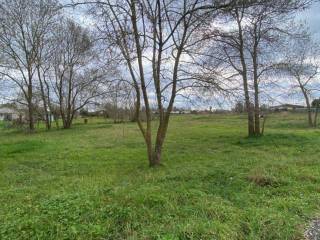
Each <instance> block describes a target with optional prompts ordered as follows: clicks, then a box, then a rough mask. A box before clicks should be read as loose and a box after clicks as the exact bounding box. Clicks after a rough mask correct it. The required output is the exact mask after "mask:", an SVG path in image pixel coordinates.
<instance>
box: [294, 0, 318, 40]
mask: <svg viewBox="0 0 320 240" xmlns="http://www.w3.org/2000/svg"><path fill="white" fill-rule="evenodd" d="M299 18H301V19H303V20H305V21H306V23H307V25H308V26H309V27H310V31H311V32H312V33H314V34H315V37H317V38H318V39H319V40H320V2H319V1H318V2H317V3H314V4H313V5H312V6H311V8H310V9H307V10H306V11H304V12H303V13H301V14H299Z"/></svg>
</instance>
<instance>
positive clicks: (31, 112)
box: [28, 102, 34, 132]
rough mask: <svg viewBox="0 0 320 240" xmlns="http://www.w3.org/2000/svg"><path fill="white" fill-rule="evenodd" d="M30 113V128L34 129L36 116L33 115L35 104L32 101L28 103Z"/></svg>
mask: <svg viewBox="0 0 320 240" xmlns="http://www.w3.org/2000/svg"><path fill="white" fill-rule="evenodd" d="M28 114H29V116H28V117H29V130H30V131H31V132H32V131H34V117H33V106H32V102H29V103H28Z"/></svg>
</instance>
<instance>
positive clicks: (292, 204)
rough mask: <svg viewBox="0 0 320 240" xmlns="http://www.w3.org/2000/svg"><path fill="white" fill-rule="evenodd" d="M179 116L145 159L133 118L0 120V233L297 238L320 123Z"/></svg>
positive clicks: (293, 118)
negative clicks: (152, 159) (61, 125)
mask: <svg viewBox="0 0 320 240" xmlns="http://www.w3.org/2000/svg"><path fill="white" fill-rule="evenodd" d="M245 136H246V121H245V117H244V116H234V115H211V116H202V115H201V116H199V115H197V116H190V115H189V116H187V115H186V116H175V117H173V118H172V120H171V122H170V128H169V132H168V137H167V141H166V145H165V151H164V154H163V162H164V166H163V167H160V168H157V169H149V168H148V163H147V159H146V153H145V152H146V151H145V146H144V143H143V140H142V137H141V135H140V132H139V131H138V129H137V126H136V125H135V124H134V123H130V124H111V123H108V122H105V121H104V120H99V119H95V120H94V119H90V120H89V124H88V125H84V124H81V121H79V123H78V124H75V126H74V128H73V129H71V130H53V131H50V132H45V131H43V130H40V131H38V132H37V133H34V134H31V135H30V134H26V133H23V132H17V131H16V130H10V129H2V130H0V144H1V145H0V171H1V175H0V239H1V240H2V239H14V240H16V239H45V240H47V239H59V240H60V239H163V240H165V239H166V240H169V239H170V240H173V239H225V240H232V239H251V240H256V239H270V240H271V239H281V240H282V239H302V238H303V231H304V229H305V228H306V226H307V224H308V222H309V221H310V220H311V219H312V218H313V217H317V216H318V214H319V212H320V211H319V210H320V209H319V206H320V185H319V184H320V158H319V157H320V153H319V144H320V131H319V130H315V129H308V128H307V127H306V121H305V116H303V115H294V114H292V115H288V114H277V115H271V116H269V117H268V119H267V123H266V135H265V136H264V137H262V138H253V139H248V138H246V137H245Z"/></svg>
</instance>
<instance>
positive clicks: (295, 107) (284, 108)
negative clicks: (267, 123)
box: [270, 104, 305, 111]
mask: <svg viewBox="0 0 320 240" xmlns="http://www.w3.org/2000/svg"><path fill="white" fill-rule="evenodd" d="M302 109H305V106H302V105H294V104H281V105H278V106H272V107H270V110H272V111H296V110H302Z"/></svg>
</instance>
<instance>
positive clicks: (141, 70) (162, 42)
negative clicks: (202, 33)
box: [79, 0, 235, 166]
mask: <svg viewBox="0 0 320 240" xmlns="http://www.w3.org/2000/svg"><path fill="white" fill-rule="evenodd" d="M234 2H235V1H214V2H212V1H198V0H193V1H187V0H183V1H167V0H165V1H160V0H141V1H137V0H129V1H116V0H107V1H104V2H100V1H97V2H95V1H93V3H94V4H93V6H94V7H93V10H92V12H93V15H94V16H95V17H96V19H97V21H98V23H97V27H98V30H99V32H100V33H101V36H100V37H101V39H103V40H104V41H105V42H107V43H108V47H110V46H111V47H112V48H113V53H114V56H115V58H118V59H119V62H122V63H124V64H125V68H124V69H123V70H124V71H126V72H127V74H128V75H129V76H130V78H129V79H128V81H129V82H130V83H131V85H132V86H133V88H134V90H135V97H136V99H135V115H136V117H135V119H136V120H137V124H138V126H139V129H140V131H141V133H142V136H143V138H144V140H145V143H146V146H147V155H148V160H149V165H150V166H158V165H160V164H161V153H162V148H163V144H164V141H165V137H166V134H167V129H168V124H169V119H170V114H171V111H172V109H173V105H174V102H175V99H176V96H177V95H178V92H179V90H180V89H179V87H178V84H179V82H180V80H181V79H182V78H183V71H182V68H183V66H182V61H183V60H184V58H186V56H187V54H186V52H187V49H188V47H190V45H192V41H193V39H194V37H195V36H196V34H197V30H198V28H199V27H200V26H201V25H202V24H204V23H205V21H203V18H202V17H203V16H205V15H206V14H209V12H210V13H212V11H216V10H218V9H223V8H227V7H230V6H231V5H232V4H233V3H234ZM79 4H80V3H79ZM207 16H208V15H207ZM153 105H154V106H156V109H157V112H158V113H159V121H158V122H157V123H156V125H157V126H156V129H157V130H156V134H155V138H154V139H155V141H154V142H153V137H152V135H153V134H152V128H153V127H152V125H153V124H154V123H155V122H152V106H153ZM141 109H145V113H146V121H145V123H144V122H142V120H141V115H140V113H141Z"/></svg>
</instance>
